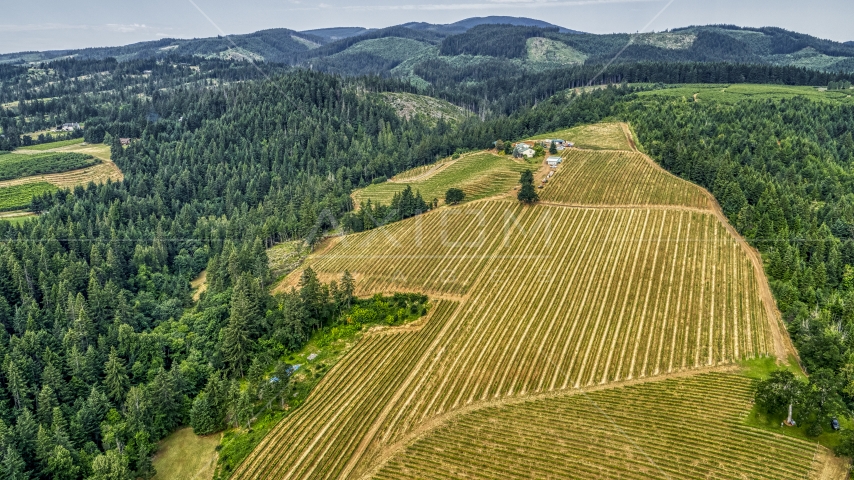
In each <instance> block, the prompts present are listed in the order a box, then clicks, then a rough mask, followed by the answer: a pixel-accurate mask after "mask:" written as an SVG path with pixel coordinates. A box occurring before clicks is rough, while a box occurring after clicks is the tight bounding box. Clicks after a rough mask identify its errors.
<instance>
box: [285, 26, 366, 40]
mask: <svg viewBox="0 0 854 480" xmlns="http://www.w3.org/2000/svg"><path fill="white" fill-rule="evenodd" d="M371 30H373V29H372V28H364V27H333V28H318V29H315V30H302V31H301V32H300V33H305V34H308V35H314V36H316V37H321V38H324V39H326V40H327V41H329V42H334V41H335V40H342V39H345V38H350V37H355V36H356V35H361V34H363V33H365V32H368V31H371Z"/></svg>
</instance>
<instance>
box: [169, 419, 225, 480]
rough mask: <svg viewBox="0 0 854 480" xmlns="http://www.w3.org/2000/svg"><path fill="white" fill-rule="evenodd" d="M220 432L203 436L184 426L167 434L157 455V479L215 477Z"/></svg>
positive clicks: (192, 479) (207, 479) (206, 479)
mask: <svg viewBox="0 0 854 480" xmlns="http://www.w3.org/2000/svg"><path fill="white" fill-rule="evenodd" d="M221 436H222V435H221V434H218V433H217V434H214V435H207V436H204V437H200V436H198V435H196V434H195V433H193V429H192V428H189V427H187V428H182V429H180V430H177V431H175V432H174V433H172V434H170V435H169V436H168V437H166V438H164V439H163V440H162V441H161V442H160V445H159V446H158V448H157V453H156V454H155V456H154V460H153V463H154V468H155V470H156V471H157V474H156V475H155V476H154V480H172V479H176V478H181V479H185V480H209V479H211V478H213V472H214V466H215V465H216V459H217V451H216V447H217V446H218V445H219V440H220V437H221Z"/></svg>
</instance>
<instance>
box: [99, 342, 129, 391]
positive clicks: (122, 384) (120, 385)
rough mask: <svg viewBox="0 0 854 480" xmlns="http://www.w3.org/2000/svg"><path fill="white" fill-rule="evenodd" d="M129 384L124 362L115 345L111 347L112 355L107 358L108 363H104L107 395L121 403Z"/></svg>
mask: <svg viewBox="0 0 854 480" xmlns="http://www.w3.org/2000/svg"><path fill="white" fill-rule="evenodd" d="M128 384H129V383H128V376H127V373H125V366H124V362H123V361H122V359H121V358H119V355H118V353H117V352H116V348H115V347H113V348H111V349H110V355H109V357H108V358H107V363H106V365H104V386H105V387H106V388H107V395H109V396H110V398H111V399H113V401H115V402H116V403H120V402H121V401H122V399H123V398H124V395H125V391H126V390H127V387H128Z"/></svg>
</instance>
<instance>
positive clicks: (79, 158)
mask: <svg viewBox="0 0 854 480" xmlns="http://www.w3.org/2000/svg"><path fill="white" fill-rule="evenodd" d="M96 163H98V160H97V159H95V158H94V157H92V156H90V155H83V154H80V153H68V152H46V153H36V154H15V153H11V154H8V155H3V156H0V180H11V179H15V178H22V177H30V176H33V175H40V174H50V173H60V172H66V171H69V170H76V169H79V168H84V167H89V166H92V165H94V164H96Z"/></svg>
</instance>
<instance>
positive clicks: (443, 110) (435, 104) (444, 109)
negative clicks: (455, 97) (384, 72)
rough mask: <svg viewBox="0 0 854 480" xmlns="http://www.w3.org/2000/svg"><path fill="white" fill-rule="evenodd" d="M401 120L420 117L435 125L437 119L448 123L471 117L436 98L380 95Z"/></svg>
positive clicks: (411, 94) (414, 95) (390, 94)
mask: <svg viewBox="0 0 854 480" xmlns="http://www.w3.org/2000/svg"><path fill="white" fill-rule="evenodd" d="M380 95H381V96H382V97H383V98H384V99H385V100H386V101H387V102H388V103H389V104H391V106H392V107H394V109H395V110H397V112H398V115H400V116H401V117H403V118H406V119H410V118H413V117H420V118H422V119H426V120H428V122H429V123H432V124H433V125H436V124H437V123H438V121H439V119H440V118H441V119H444V120H445V121H446V122H449V123H457V122H461V121H463V120H464V119H465V118H466V117H468V116H469V115H471V114H470V113H469V112H467V111H466V110H465V109H463V108H460V107H458V106H456V105H454V104H452V103H449V102H446V101H444V100H439V99H438V98H433V97H428V96H425V95H416V94H414V93H392V92H386V93H382V94H380Z"/></svg>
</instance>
